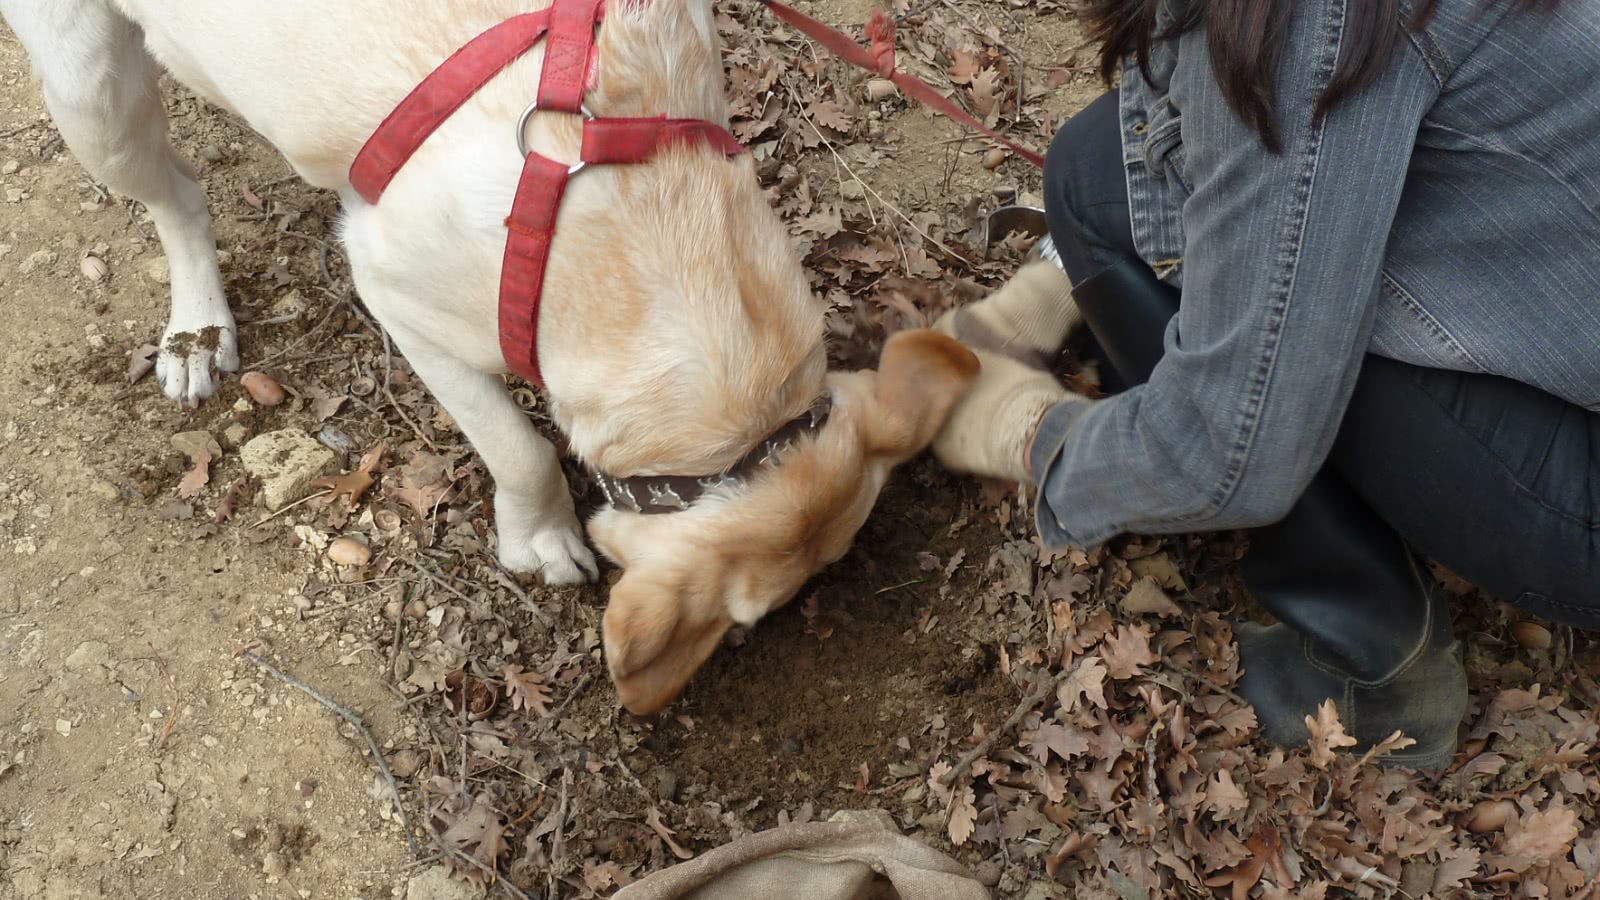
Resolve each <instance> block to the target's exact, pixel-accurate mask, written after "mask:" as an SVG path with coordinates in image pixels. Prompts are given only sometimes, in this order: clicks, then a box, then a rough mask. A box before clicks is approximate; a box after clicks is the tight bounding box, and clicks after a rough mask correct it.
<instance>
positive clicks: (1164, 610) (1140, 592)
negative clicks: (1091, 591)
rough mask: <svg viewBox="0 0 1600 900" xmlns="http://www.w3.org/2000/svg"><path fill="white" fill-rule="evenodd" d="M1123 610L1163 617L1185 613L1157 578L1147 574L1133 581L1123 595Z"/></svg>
mask: <svg viewBox="0 0 1600 900" xmlns="http://www.w3.org/2000/svg"><path fill="white" fill-rule="evenodd" d="M1120 605H1121V606H1122V611H1123V612H1125V613H1128V614H1129V615H1140V616H1143V615H1155V616H1160V617H1162V618H1177V617H1178V616H1180V615H1182V614H1183V610H1181V609H1179V608H1178V604H1176V603H1173V602H1172V598H1171V597H1168V596H1167V592H1166V591H1164V590H1162V589H1161V585H1159V584H1156V580H1155V579H1154V578H1152V577H1149V576H1146V577H1144V578H1141V579H1139V580H1138V581H1135V582H1134V583H1133V587H1131V588H1129V589H1128V593H1127V594H1125V595H1123V597H1122V603H1121V604H1120Z"/></svg>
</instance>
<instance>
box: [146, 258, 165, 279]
mask: <svg viewBox="0 0 1600 900" xmlns="http://www.w3.org/2000/svg"><path fill="white" fill-rule="evenodd" d="M144 274H145V277H146V278H149V279H150V280H151V281H154V282H155V283H156V284H171V283H172V269H171V268H169V267H168V265H167V258H166V257H165V256H158V257H156V258H155V259H152V260H150V261H149V262H147V263H145V264H144Z"/></svg>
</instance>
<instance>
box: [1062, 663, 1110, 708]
mask: <svg viewBox="0 0 1600 900" xmlns="http://www.w3.org/2000/svg"><path fill="white" fill-rule="evenodd" d="M1105 682H1106V667H1105V665H1104V664H1103V663H1101V662H1100V657H1099V656H1097V655H1094V654H1090V655H1088V656H1085V657H1084V658H1083V659H1081V660H1079V661H1078V665H1077V667H1076V668H1074V669H1073V670H1072V674H1071V675H1069V676H1068V677H1067V680H1066V681H1064V682H1062V683H1061V687H1060V688H1059V689H1058V690H1057V691H1056V699H1057V700H1059V701H1060V702H1061V707H1062V708H1063V709H1065V710H1066V711H1067V712H1069V713H1070V712H1073V711H1075V710H1077V709H1078V706H1079V704H1080V703H1082V702H1083V701H1085V700H1087V701H1088V702H1090V703H1093V704H1094V705H1095V706H1097V707H1099V708H1100V709H1105V708H1106V684H1105Z"/></svg>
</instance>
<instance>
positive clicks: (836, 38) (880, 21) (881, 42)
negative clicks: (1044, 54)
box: [761, 0, 1044, 169]
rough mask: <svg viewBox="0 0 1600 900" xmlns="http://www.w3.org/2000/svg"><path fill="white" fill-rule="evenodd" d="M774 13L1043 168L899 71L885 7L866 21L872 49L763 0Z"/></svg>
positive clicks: (1033, 156) (1035, 156)
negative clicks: (896, 66)
mask: <svg viewBox="0 0 1600 900" xmlns="http://www.w3.org/2000/svg"><path fill="white" fill-rule="evenodd" d="M761 2H762V3H763V4H764V5H765V6H766V7H767V8H768V9H770V10H772V14H773V15H775V16H777V17H778V18H780V19H782V20H783V21H785V22H788V23H789V24H790V25H793V26H794V27H795V28H796V29H798V30H799V31H800V32H801V33H802V34H804V35H806V36H807V37H809V38H811V39H812V40H814V41H816V42H817V43H819V44H821V45H822V46H823V47H824V48H826V49H827V50H828V52H830V53H832V54H833V55H834V56H837V57H839V58H840V59H842V60H844V61H845V62H847V63H850V64H851V65H853V66H856V67H858V68H862V69H866V70H867V71H869V72H876V73H877V74H878V75H879V77H881V78H887V79H888V80H890V81H892V82H894V83H895V85H896V86H897V87H899V88H900V90H902V91H905V93H906V95H907V96H909V97H912V98H914V99H916V100H918V101H921V102H922V103H924V104H926V105H928V106H931V107H933V108H934V109H936V110H938V111H939V112H942V113H944V114H945V115H947V116H949V117H950V118H952V119H955V120H956V121H957V122H960V123H961V124H963V125H966V126H967V127H968V128H973V129H976V130H978V131H981V132H983V133H984V134H986V135H988V136H989V137H991V138H994V139H995V140H997V141H999V142H1000V143H1002V144H1004V145H1006V146H1007V147H1009V148H1011V150H1012V151H1013V152H1015V153H1016V154H1017V155H1018V156H1020V157H1022V158H1023V159H1025V160H1027V161H1028V162H1030V163H1032V164H1033V166H1034V167H1035V168H1038V169H1042V168H1044V157H1043V156H1041V155H1039V153H1038V152H1036V151H1034V150H1029V149H1028V148H1027V147H1024V146H1022V145H1021V144H1018V143H1016V142H1015V141H1012V140H1010V139H1008V138H1005V137H1002V136H1000V135H999V134H996V133H995V131H994V130H993V129H991V128H989V127H987V126H985V125H984V124H983V123H982V122H979V121H978V120H977V119H975V118H973V117H972V116H971V115H970V114H968V113H967V111H966V110H964V109H962V108H961V107H959V106H957V105H955V104H954V103H952V102H951V101H950V100H949V99H948V98H946V97H945V96H944V95H943V94H940V93H939V92H938V91H936V90H934V89H933V87H932V86H931V85H929V84H928V83H927V82H925V81H922V80H921V79H919V78H917V77H916V76H914V75H909V74H907V73H905V72H900V71H897V70H896V69H895V67H894V20H892V19H890V18H889V17H888V15H886V14H885V13H884V11H883V10H882V9H874V10H873V11H872V17H871V18H870V19H868V20H867V27H866V31H867V39H868V40H870V41H871V42H872V49H871V50H870V51H868V50H867V48H865V47H862V46H861V45H860V44H857V43H856V42H855V41H853V40H851V39H850V37H849V36H848V35H846V34H844V33H843V32H841V31H839V30H837V29H835V28H831V27H829V26H827V25H824V24H822V23H821V22H819V21H817V20H816V19H813V18H811V17H810V16H808V15H806V14H805V13H803V12H800V11H799V10H797V9H795V8H793V7H791V6H787V5H785V4H783V3H781V2H779V0H761Z"/></svg>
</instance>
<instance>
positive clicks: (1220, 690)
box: [1161, 660, 1251, 706]
mask: <svg viewBox="0 0 1600 900" xmlns="http://www.w3.org/2000/svg"><path fill="white" fill-rule="evenodd" d="M1161 667H1162V668H1164V669H1166V670H1167V671H1168V672H1171V673H1172V674H1174V675H1176V676H1178V677H1179V678H1193V679H1194V680H1195V681H1198V682H1200V683H1201V684H1203V685H1205V686H1206V687H1208V688H1210V689H1211V692H1212V693H1214V694H1221V695H1222V696H1224V697H1227V698H1228V699H1229V700H1232V701H1234V702H1235V703H1238V704H1240V705H1241V706H1250V705H1251V703H1250V701H1249V700H1246V699H1245V698H1243V697H1241V696H1239V694H1238V693H1236V692H1235V691H1233V690H1231V689H1229V688H1226V687H1223V686H1222V685H1220V684H1218V683H1216V682H1215V681H1212V680H1211V679H1209V678H1207V677H1206V676H1204V675H1201V674H1200V673H1199V672H1190V671H1188V670H1187V669H1180V668H1178V667H1177V666H1175V665H1173V664H1172V663H1170V662H1167V661H1165V660H1163V661H1162V663H1161Z"/></svg>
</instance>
